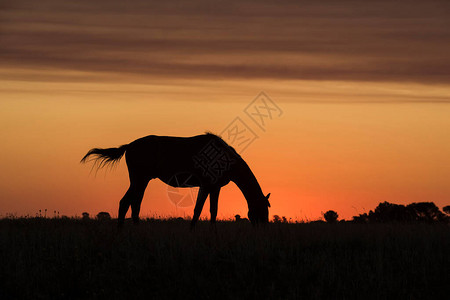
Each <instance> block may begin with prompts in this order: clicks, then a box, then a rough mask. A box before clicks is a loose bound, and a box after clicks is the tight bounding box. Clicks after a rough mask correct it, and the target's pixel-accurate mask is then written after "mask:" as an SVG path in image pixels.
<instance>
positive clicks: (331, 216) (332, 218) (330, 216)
mask: <svg viewBox="0 0 450 300" xmlns="http://www.w3.org/2000/svg"><path fill="white" fill-rule="evenodd" d="M323 217H324V218H325V221H327V223H336V222H337V219H338V218H339V215H338V213H337V212H335V211H334V210H329V211H327V212H326V213H324V214H323Z"/></svg>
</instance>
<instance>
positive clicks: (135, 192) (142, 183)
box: [118, 180, 148, 226]
mask: <svg viewBox="0 0 450 300" xmlns="http://www.w3.org/2000/svg"><path fill="white" fill-rule="evenodd" d="M130 181H131V182H130V187H129V188H128V191H127V192H126V193H125V195H124V196H123V198H122V200H120V203H119V219H118V221H119V226H122V225H123V223H124V221H125V215H126V214H127V211H128V208H129V207H130V205H131V216H132V218H133V222H134V223H138V222H139V211H140V210H141V203H142V197H143V196H144V192H145V188H146V187H147V184H148V180H139V181H137V180H130Z"/></svg>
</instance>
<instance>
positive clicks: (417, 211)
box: [353, 202, 450, 223]
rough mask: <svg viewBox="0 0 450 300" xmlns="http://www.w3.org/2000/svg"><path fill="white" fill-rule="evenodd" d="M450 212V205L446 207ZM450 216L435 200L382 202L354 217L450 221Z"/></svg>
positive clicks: (359, 219)
mask: <svg viewBox="0 0 450 300" xmlns="http://www.w3.org/2000/svg"><path fill="white" fill-rule="evenodd" d="M446 210H447V211H446ZM444 211H445V212H446V213H447V214H450V206H446V207H444ZM449 221H450V218H449V217H448V216H446V215H445V214H444V213H442V212H441V211H440V210H439V208H438V207H437V206H436V204H434V203H433V202H417V203H411V204H408V205H406V206H405V205H401V204H394V203H389V202H382V203H380V204H378V206H377V207H376V208H375V210H374V211H372V210H371V211H369V213H368V214H366V213H364V214H360V215H359V216H354V217H353V222H355V223H380V222H381V223H383V222H427V223H433V222H443V223H446V222H449Z"/></svg>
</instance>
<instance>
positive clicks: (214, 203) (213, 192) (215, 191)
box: [209, 187, 220, 224]
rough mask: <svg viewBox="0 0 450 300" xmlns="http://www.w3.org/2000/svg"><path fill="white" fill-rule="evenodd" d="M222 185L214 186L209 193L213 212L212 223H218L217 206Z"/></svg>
mask: <svg viewBox="0 0 450 300" xmlns="http://www.w3.org/2000/svg"><path fill="white" fill-rule="evenodd" d="M219 193H220V187H217V188H214V189H212V190H211V192H210V194H209V203H210V209H209V210H210V212H211V224H215V223H216V218H217V207H218V204H219Z"/></svg>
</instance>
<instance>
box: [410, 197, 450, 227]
mask: <svg viewBox="0 0 450 300" xmlns="http://www.w3.org/2000/svg"><path fill="white" fill-rule="evenodd" d="M407 207H408V208H409V209H411V210H412V211H414V213H415V216H416V220H417V221H419V222H428V223H431V222H435V221H443V220H444V218H445V215H444V214H443V213H442V212H441V211H440V210H439V207H437V206H436V204H434V203H433V202H418V203H411V204H409V205H408V206H407Z"/></svg>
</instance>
